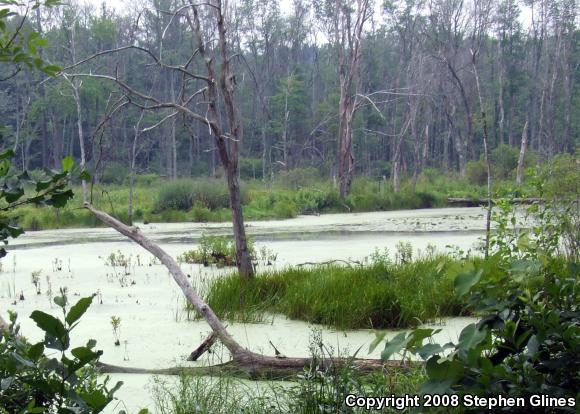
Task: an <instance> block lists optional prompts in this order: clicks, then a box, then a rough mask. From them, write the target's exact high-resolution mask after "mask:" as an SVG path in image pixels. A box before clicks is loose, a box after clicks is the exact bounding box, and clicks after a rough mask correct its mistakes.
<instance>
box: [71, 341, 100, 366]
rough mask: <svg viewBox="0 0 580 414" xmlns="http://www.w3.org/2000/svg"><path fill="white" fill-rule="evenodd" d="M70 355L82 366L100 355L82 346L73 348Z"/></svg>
mask: <svg viewBox="0 0 580 414" xmlns="http://www.w3.org/2000/svg"><path fill="white" fill-rule="evenodd" d="M71 354H72V355H73V356H74V357H75V358H77V359H78V360H79V362H80V363H81V364H82V365H85V364H86V363H87V362H90V361H93V360H95V359H97V358H98V357H99V356H100V355H101V354H100V353H98V352H93V351H91V350H90V349H89V348H87V347H84V346H79V347H78V348H74V349H73V350H71Z"/></svg>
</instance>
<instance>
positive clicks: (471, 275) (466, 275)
mask: <svg viewBox="0 0 580 414" xmlns="http://www.w3.org/2000/svg"><path fill="white" fill-rule="evenodd" d="M482 274H483V270H481V269H480V270H477V271H470V272H463V273H460V274H458V275H457V277H456V278H455V292H457V294H458V295H459V296H463V295H465V294H466V293H467V292H469V290H470V289H471V288H472V287H473V286H475V284H476V283H477V282H479V279H481V275H482Z"/></svg>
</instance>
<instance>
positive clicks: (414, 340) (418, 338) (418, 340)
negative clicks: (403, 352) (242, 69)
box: [408, 328, 441, 348]
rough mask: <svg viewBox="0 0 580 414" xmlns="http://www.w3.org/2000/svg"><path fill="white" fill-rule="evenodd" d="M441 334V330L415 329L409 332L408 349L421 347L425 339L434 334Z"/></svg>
mask: <svg viewBox="0 0 580 414" xmlns="http://www.w3.org/2000/svg"><path fill="white" fill-rule="evenodd" d="M439 332H441V329H425V328H423V329H415V330H413V332H411V339H410V341H409V344H408V347H409V348H414V347H417V346H421V345H423V341H424V340H425V338H429V337H431V336H433V335H435V334H438V333H439Z"/></svg>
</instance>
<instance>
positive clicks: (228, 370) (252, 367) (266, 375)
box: [97, 356, 421, 380]
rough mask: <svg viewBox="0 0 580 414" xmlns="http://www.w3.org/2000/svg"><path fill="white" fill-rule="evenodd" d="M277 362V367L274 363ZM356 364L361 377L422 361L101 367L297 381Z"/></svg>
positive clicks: (279, 360) (101, 367)
mask: <svg viewBox="0 0 580 414" xmlns="http://www.w3.org/2000/svg"><path fill="white" fill-rule="evenodd" d="M273 361H276V362H277V364H273V363H272V362H273ZM346 364H352V367H353V369H354V370H356V371H357V372H358V373H359V374H361V375H366V374H372V373H376V372H383V373H384V374H385V375H389V374H395V373H401V372H405V371H407V370H408V369H409V368H411V367H413V366H420V365H421V363H420V362H412V363H408V362H405V363H403V364H402V363H401V361H388V362H383V361H380V360H377V359H350V358H326V359H323V360H316V359H313V358H275V357H269V356H262V358H261V359H252V360H246V359H240V358H236V359H232V360H230V361H228V362H224V363H222V364H216V365H208V366H197V367H191V366H176V367H169V368H158V369H155V368H133V367H123V366H118V365H110V364H106V363H103V362H99V363H98V364H97V367H98V368H99V370H100V372H101V373H103V374H148V375H194V376H203V375H229V376H232V377H237V378H242V379H250V380H294V379H296V376H297V375H298V374H300V373H302V372H304V369H305V368H308V367H316V368H317V369H319V370H328V371H332V370H334V369H339V368H341V367H344V366H345V365H346Z"/></svg>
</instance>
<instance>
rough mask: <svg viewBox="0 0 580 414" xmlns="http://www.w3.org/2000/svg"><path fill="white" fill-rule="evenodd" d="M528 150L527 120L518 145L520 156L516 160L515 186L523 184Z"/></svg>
mask: <svg viewBox="0 0 580 414" xmlns="http://www.w3.org/2000/svg"><path fill="white" fill-rule="evenodd" d="M527 150H528V119H527V118H526V123H525V124H524V129H523V131H522V143H521V145H520V156H519V158H518V168H517V170H516V171H517V172H516V184H518V185H521V184H523V182H524V160H525V158H526V151H527Z"/></svg>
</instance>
